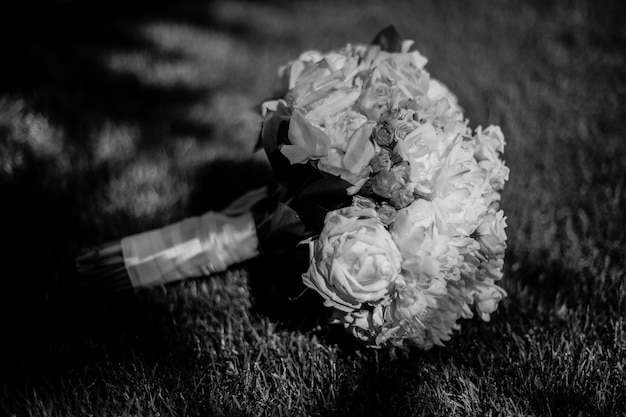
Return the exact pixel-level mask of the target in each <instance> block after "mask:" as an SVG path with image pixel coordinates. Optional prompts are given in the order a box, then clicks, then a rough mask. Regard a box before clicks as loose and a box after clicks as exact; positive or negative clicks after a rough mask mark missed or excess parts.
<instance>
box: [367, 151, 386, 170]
mask: <svg viewBox="0 0 626 417" xmlns="http://www.w3.org/2000/svg"><path fill="white" fill-rule="evenodd" d="M371 166H372V171H373V172H374V173H377V172H380V171H389V170H390V169H391V158H390V157H389V151H387V150H385V149H382V150H381V151H380V152H379V153H378V154H376V156H374V158H372V162H371Z"/></svg>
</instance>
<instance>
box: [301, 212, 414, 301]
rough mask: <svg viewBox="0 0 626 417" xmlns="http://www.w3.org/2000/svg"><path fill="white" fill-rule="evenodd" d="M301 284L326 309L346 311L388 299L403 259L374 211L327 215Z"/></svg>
mask: <svg viewBox="0 0 626 417" xmlns="http://www.w3.org/2000/svg"><path fill="white" fill-rule="evenodd" d="M309 248H310V252H311V260H310V266H309V270H308V271H307V272H306V273H305V274H304V275H303V277H302V278H303V282H304V284H305V285H306V286H307V287H309V288H312V289H315V290H316V291H317V292H319V293H320V294H321V295H322V296H323V297H324V298H325V300H326V301H325V303H324V304H325V305H327V306H332V307H335V308H337V309H339V310H342V311H346V312H350V311H352V310H355V309H358V308H360V307H361V306H362V304H363V303H366V302H372V303H373V302H378V301H380V300H382V299H383V298H384V297H386V296H388V294H389V291H390V288H391V287H392V285H393V283H394V281H395V280H396V277H397V276H398V274H399V273H400V264H401V260H402V257H401V256H400V252H399V251H398V248H397V246H396V244H395V243H394V242H393V240H392V239H391V236H390V235H389V232H387V230H386V229H385V227H384V226H383V224H382V223H381V222H380V220H379V218H378V214H377V213H376V211H375V210H374V209H361V208H359V207H354V206H352V207H346V208H343V209H339V210H336V211H333V212H330V213H329V214H328V215H327V216H326V219H325V222H324V228H323V229H322V232H321V234H320V236H319V238H318V239H317V240H316V241H315V242H309Z"/></svg>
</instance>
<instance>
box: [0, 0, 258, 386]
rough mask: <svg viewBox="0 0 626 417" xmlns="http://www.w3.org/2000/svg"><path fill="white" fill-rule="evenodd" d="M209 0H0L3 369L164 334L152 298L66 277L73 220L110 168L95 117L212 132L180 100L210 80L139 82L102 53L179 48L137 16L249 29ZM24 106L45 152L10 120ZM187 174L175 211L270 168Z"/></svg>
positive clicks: (218, 200)
mask: <svg viewBox="0 0 626 417" xmlns="http://www.w3.org/2000/svg"><path fill="white" fill-rule="evenodd" d="M211 6H212V3H211V2H210V1H195V0H187V1H182V2H170V1H156V2H154V1H137V2H131V3H128V2H122V1H106V2H105V1H97V2H84V1H72V0H68V1H25V2H20V3H19V4H14V5H13V6H12V7H11V9H10V10H9V9H8V8H6V7H5V8H3V10H2V12H1V13H0V45H2V52H1V53H2V55H3V57H4V59H3V64H2V66H1V68H0V99H1V100H0V104H2V105H5V104H6V103H9V102H11V103H13V102H19V103H20V104H18V105H16V106H15V107H11V109H10V110H11V112H12V113H11V114H8V115H2V117H1V118H0V119H1V120H0V151H1V152H2V153H5V152H6V154H5V155H0V198H1V200H2V204H1V205H0V222H1V224H2V238H1V239H0V264H1V267H0V268H1V271H0V274H1V276H2V279H3V288H2V293H3V294H4V295H5V297H3V298H4V300H3V302H2V303H0V304H1V307H0V316H1V317H0V327H1V328H2V338H3V340H5V341H6V343H5V344H4V345H5V348H6V353H5V354H4V355H2V358H1V359H0V366H1V367H2V368H3V369H6V370H10V371H11V373H12V374H13V375H24V377H27V376H28V377H32V376H34V375H41V374H43V373H45V372H46V369H47V370H49V371H50V372H63V371H64V370H66V369H67V368H68V367H71V365H72V364H77V363H79V362H80V361H81V358H83V357H84V356H85V355H89V352H90V351H92V350H93V346H94V345H95V346H102V348H98V350H99V351H100V349H101V351H102V352H106V354H107V355H109V354H111V355H115V354H116V353H115V352H116V351H117V353H119V354H120V355H123V354H124V352H125V351H127V349H129V348H133V346H134V347H137V348H138V349H139V350H142V349H144V348H145V347H146V346H159V345H161V346H171V343H172V342H167V340H169V339H174V340H175V338H176V336H175V335H176V332H175V330H174V329H173V328H168V327H167V326H164V325H162V324H163V322H164V320H165V317H168V314H170V313H169V311H168V310H167V309H168V307H167V305H166V304H165V303H158V302H151V301H150V297H143V298H142V297H140V299H139V300H138V299H137V298H136V297H127V298H124V297H123V298H110V299H107V298H101V297H94V296H92V295H89V294H84V293H81V292H79V291H77V290H76V288H75V284H76V282H75V277H74V274H75V266H74V256H75V255H76V251H77V249H79V248H78V246H79V245H81V242H82V240H83V239H81V236H83V235H85V234H92V235H94V236H95V235H96V234H98V232H101V231H98V226H97V224H98V221H99V220H98V219H92V220H90V221H84V216H85V215H89V213H93V212H94V210H93V207H92V206H93V205H94V199H95V196H96V194H97V193H98V192H99V190H100V191H101V188H102V187H103V186H105V185H106V184H107V183H108V182H109V181H110V180H111V178H112V177H113V176H114V175H115V174H116V170H119V169H118V168H119V167H117V166H111V165H107V164H103V165H98V164H95V163H94V160H95V158H96V156H95V155H94V153H95V149H94V144H93V141H90V138H91V137H92V136H93V134H94V132H98V131H99V130H101V129H102V127H103V126H107V125H113V126H117V125H122V126H123V125H130V126H136V127H137V135H136V137H133V138H132V140H135V145H136V147H137V149H138V150H139V151H147V152H150V151H152V150H153V149H155V148H158V147H164V145H167V143H168V141H170V140H172V139H176V138H178V137H180V136H185V135H190V136H195V137H200V138H202V139H207V140H210V139H213V138H212V136H213V126H212V125H211V123H209V122H206V121H202V120H199V121H196V120H191V119H190V118H189V116H188V115H189V112H190V109H191V108H192V106H194V105H195V104H197V103H198V102H203V101H206V100H208V99H209V98H210V97H211V95H212V91H211V90H210V89H208V88H203V87H197V86H193V87H191V86H188V85H185V84H184V83H177V82H175V83H172V84H156V83H151V82H148V81H147V80H145V79H141V78H140V77H139V76H137V75H134V74H133V73H127V72H124V71H118V70H116V69H114V68H112V67H111V66H110V65H109V63H108V61H107V59H108V57H109V55H110V54H112V53H122V54H133V53H141V54H146V55H149V56H150V57H151V58H152V59H155V60H161V61H164V62H166V63H168V64H172V65H175V64H176V63H177V62H179V61H182V60H185V59H187V57H186V56H184V55H183V54H181V53H177V52H172V51H170V50H164V49H162V48H161V47H160V46H159V45H157V44H156V43H155V42H153V41H152V40H150V39H149V38H147V37H146V36H145V34H144V33H143V32H142V31H141V29H142V25H144V24H146V23H149V22H152V21H165V22H169V23H172V24H179V23H180V24H187V25H192V26H196V27H199V28H210V29H217V30H219V31H222V32H225V33H227V34H228V35H232V36H253V35H251V34H249V33H247V32H246V30H247V29H246V27H244V26H241V27H239V26H233V27H231V26H229V25H227V24H222V22H220V21H219V20H216V19H214V17H213V15H212V11H211ZM5 99H6V100H7V101H6V102H5V101H2V100H5ZM7 106H9V107H10V106H12V105H8V104H7ZM5 109H6V108H5V107H3V108H2V111H4V110H5ZM26 114H35V115H37V117H38V116H39V115H41V120H44V121H45V122H46V123H47V122H49V123H50V126H52V128H51V130H54V127H59V128H60V129H59V130H58V131H57V132H61V133H59V134H62V135H63V137H62V138H59V142H60V143H62V144H63V145H62V146H60V148H59V149H55V150H54V152H52V153H50V154H46V153H45V152H37V149H36V148H35V147H34V145H33V143H29V142H28V141H27V140H23V139H24V138H20V137H15V135H16V134H17V133H19V132H21V131H23V130H28V129H38V128H39V126H33V125H29V124H28V123H25V124H24V125H23V126H22V125H20V126H17V127H16V123H17V122H16V120H18V119H19V118H20V117H23V116H24V115H26ZM46 126H47V125H46ZM46 126H44V128H46ZM16 132H17V133H16ZM27 134H28V132H27V133H25V135H27ZM25 137H26V136H25ZM37 138H39V139H41V140H42V143H36V144H35V145H38V146H39V145H40V147H41V148H46V147H50V146H53V145H55V144H54V143H52V139H54V138H53V137H49V136H48V137H47V136H46V135H45V134H42V135H40V136H37V137H36V138H35V139H37ZM27 139H28V140H30V141H31V142H32V139H30V138H27ZM112 146H115V144H112ZM165 147H166V146H165ZM114 152H118V153H123V150H114ZM3 156H4V157H3ZM123 162H124V161H122V162H120V164H122V163H123ZM63 164H65V165H63ZM62 165H63V166H62ZM251 173H253V174H252V175H251ZM195 175H197V176H196V177H194V178H190V179H189V182H190V183H191V184H192V187H191V188H192V194H193V195H192V200H193V201H192V202H191V204H190V205H189V207H185V208H184V209H181V212H182V211H183V210H185V209H187V210H188V211H187V213H186V214H188V215H192V214H196V213H197V211H198V210H205V209H220V208H222V207H223V206H225V205H226V204H227V203H228V202H229V201H230V200H231V199H232V198H233V197H234V196H236V195H238V194H239V193H240V192H241V191H242V189H243V188H246V187H250V186H251V185H255V184H260V183H263V182H265V181H269V178H270V174H269V171H268V169H267V167H265V168H264V167H263V166H262V164H259V163H256V162H250V163H247V162H243V163H241V164H236V163H231V162H228V161H226V162H216V163H215V164H214V165H212V166H210V167H206V168H205V170H204V172H203V173H195ZM95 204H97V202H96V203H95ZM95 212H96V213H97V212H98V210H95ZM119 217H120V219H117V221H119V222H120V224H124V223H128V222H130V221H131V220H132V219H131V218H130V216H128V215H127V214H126V215H125V214H124V213H122V214H120V216H119ZM126 217H128V218H126ZM146 222H148V223H149V222H150V219H148V220H146ZM85 225H87V227H92V229H89V230H86V229H85ZM105 233H107V232H106V231H105ZM108 233H109V234H110V233H111V231H108ZM101 234H102V233H101ZM100 237H101V236H100ZM100 237H98V238H100ZM164 349H165V348H164ZM147 351H148V352H150V351H153V352H156V351H158V349H157V350H152V349H147ZM161 353H165V350H162V351H161ZM6 375H8V374H5V373H3V377H4V376H6Z"/></svg>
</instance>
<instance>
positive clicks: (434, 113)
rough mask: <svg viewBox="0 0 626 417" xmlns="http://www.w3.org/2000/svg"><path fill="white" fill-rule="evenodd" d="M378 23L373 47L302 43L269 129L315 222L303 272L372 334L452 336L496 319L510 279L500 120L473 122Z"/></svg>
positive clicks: (416, 56) (345, 320)
mask: <svg viewBox="0 0 626 417" xmlns="http://www.w3.org/2000/svg"><path fill="white" fill-rule="evenodd" d="M411 45H412V42H411V41H399V39H398V37H397V34H396V33H395V31H393V30H392V29H391V32H390V29H388V30H387V31H384V32H382V33H381V35H380V36H379V37H378V38H377V40H376V41H375V42H374V44H373V45H347V46H346V47H345V48H342V49H338V50H334V51H331V52H328V53H325V54H322V53H320V52H317V51H309V52H305V53H303V54H302V55H301V56H300V57H299V59H297V60H295V61H293V62H290V63H289V64H287V65H286V66H284V67H282V68H281V69H280V71H279V74H280V75H282V77H283V79H284V81H285V84H286V87H287V89H288V92H287V93H286V94H285V95H284V97H282V98H281V99H279V100H275V101H272V102H268V103H265V105H264V107H265V110H266V116H265V123H264V127H263V132H262V135H263V141H264V145H265V148H266V150H267V152H268V155H269V156H270V161H272V164H273V166H274V169H275V171H276V172H277V176H278V178H279V179H283V180H284V181H285V184H286V187H287V188H288V189H291V190H293V195H294V198H293V201H292V205H293V207H294V208H295V209H296V211H297V212H298V213H299V214H300V215H301V217H302V219H303V221H304V222H305V224H307V227H309V228H310V229H313V230H320V232H319V235H318V236H317V237H315V238H311V239H308V240H307V241H306V244H307V245H308V246H309V248H310V266H309V268H308V271H307V272H306V273H304V275H303V281H304V284H305V285H306V286H307V287H309V288H312V289H314V290H315V291H317V292H318V293H319V294H320V295H321V296H322V297H323V298H324V300H325V305H326V306H328V307H331V308H333V309H334V310H335V314H334V317H335V321H336V322H338V323H342V324H343V325H344V326H345V328H346V329H347V330H348V331H349V332H351V333H352V334H353V335H354V336H356V337H357V338H359V339H361V340H363V341H364V342H365V343H367V344H368V345H370V346H374V347H378V346H382V345H387V344H391V345H395V346H407V345H416V346H418V347H420V348H424V349H428V348H430V347H432V346H433V345H442V344H443V342H444V341H446V340H449V339H450V336H451V333H452V332H453V330H456V329H458V328H459V324H458V321H459V319H461V318H470V317H472V316H473V314H474V312H473V311H476V312H477V313H478V315H479V316H480V317H481V318H482V319H483V320H485V321H488V320H489V319H490V314H491V313H493V312H494V311H495V309H496V307H497V305H498V302H499V300H501V299H502V298H503V297H504V296H505V291H504V290H503V289H502V288H501V287H499V286H498V285H496V282H497V281H498V280H500V279H501V278H502V267H503V260H504V252H505V248H506V234H505V231H504V229H505V227H506V219H505V216H504V213H503V211H502V210H500V209H499V201H500V191H501V190H502V188H503V186H504V183H505V181H507V180H508V174H509V170H508V168H507V167H506V166H505V164H504V162H503V161H502V159H501V157H500V156H501V154H502V152H503V150H504V145H505V142H504V136H503V135H502V132H501V130H500V128H499V127H497V126H489V127H487V128H485V129H483V128H481V127H478V128H476V129H474V130H472V129H471V128H470V127H469V126H468V124H469V122H468V120H466V119H464V117H463V112H462V110H461V108H460V107H459V104H458V102H457V99H456V97H455V96H454V95H453V94H452V93H451V92H450V91H449V90H448V89H447V88H446V87H445V86H444V85H443V84H442V83H440V82H438V81H436V80H435V79H434V78H432V77H431V76H430V75H429V73H428V72H427V71H426V69H425V65H426V63H427V59H426V58H425V57H424V56H423V55H421V54H420V53H419V52H417V51H411V50H410V48H411Z"/></svg>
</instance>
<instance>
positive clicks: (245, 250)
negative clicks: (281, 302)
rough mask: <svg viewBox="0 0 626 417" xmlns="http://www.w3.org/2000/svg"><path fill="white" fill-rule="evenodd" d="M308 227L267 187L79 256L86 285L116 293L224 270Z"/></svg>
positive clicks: (292, 240)
mask: <svg viewBox="0 0 626 417" xmlns="http://www.w3.org/2000/svg"><path fill="white" fill-rule="evenodd" d="M303 235H304V225H303V224H302V222H301V221H300V219H299V217H298V216H297V215H296V214H295V212H294V211H293V210H291V209H290V208H289V207H287V206H285V205H284V204H282V203H280V202H277V201H274V197H273V196H271V195H270V194H269V193H268V191H267V189H265V188H261V189H257V190H253V191H250V192H248V193H246V194H244V195H243V196H241V197H240V198H238V199H237V200H236V201H234V202H233V203H232V204H230V205H229V206H228V207H227V208H226V209H224V210H222V211H221V212H216V211H209V212H207V213H204V214H203V215H201V216H195V217H189V218H186V219H184V220H182V221H180V222H177V223H173V224H171V225H168V226H165V227H162V228H159V229H155V230H150V231H146V232H143V233H138V234H134V235H131V236H126V237H124V238H122V239H121V240H120V241H116V242H112V243H108V244H105V245H103V246H101V247H99V248H95V249H90V250H88V251H86V252H85V253H83V254H82V255H80V256H78V257H77V258H76V263H77V271H78V274H79V278H80V282H81V284H82V285H83V286H84V287H87V288H90V289H94V290H98V291H105V292H118V291H124V290H130V289H138V288H150V287H154V286H158V285H164V284H168V283H171V282H175V281H179V280H183V279H187V278H197V277H201V276H207V275H212V274H215V273H218V272H223V271H225V270H227V269H228V268H229V267H231V266H233V265H236V264H239V263H242V262H245V261H248V260H250V259H252V258H254V257H256V256H258V255H259V254H260V253H261V252H264V251H268V250H272V248H275V247H276V248H278V249H280V248H281V247H288V246H294V245H295V243H296V242H297V241H299V240H300V239H301V238H302V236H303Z"/></svg>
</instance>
